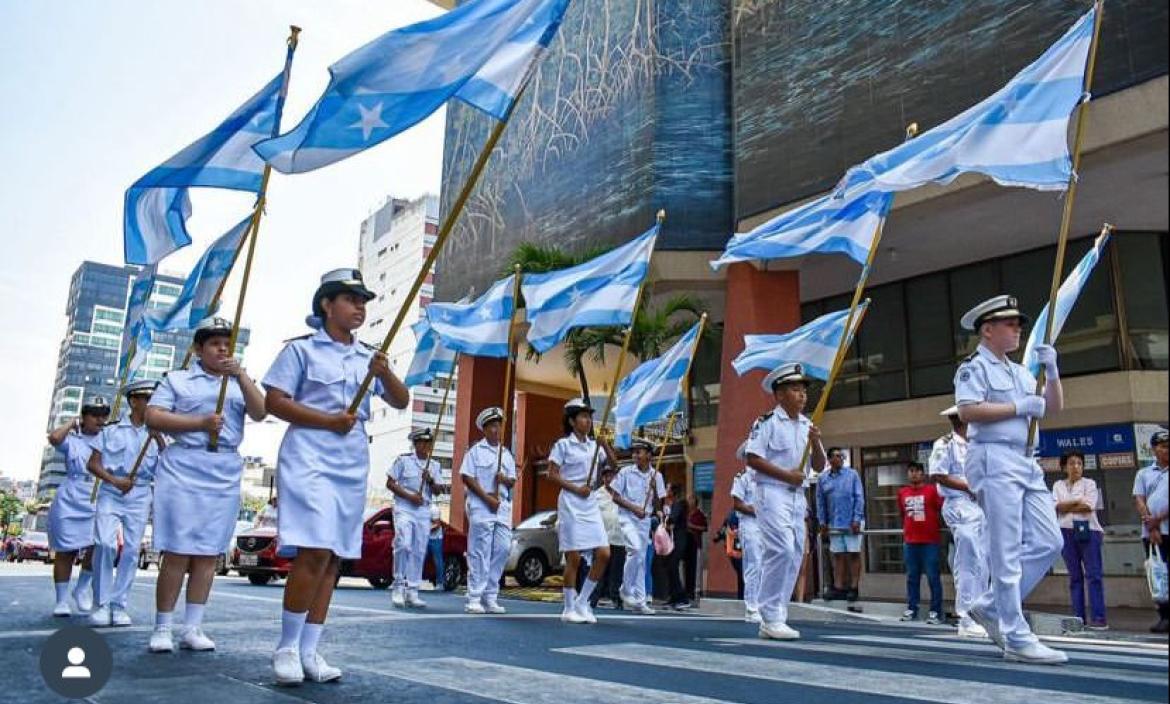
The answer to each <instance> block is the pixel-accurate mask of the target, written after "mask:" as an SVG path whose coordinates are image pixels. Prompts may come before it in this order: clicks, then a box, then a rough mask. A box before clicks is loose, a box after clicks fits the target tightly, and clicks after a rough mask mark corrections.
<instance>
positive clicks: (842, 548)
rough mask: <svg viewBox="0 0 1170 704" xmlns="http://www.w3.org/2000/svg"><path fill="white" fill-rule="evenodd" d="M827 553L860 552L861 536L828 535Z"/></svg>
mask: <svg viewBox="0 0 1170 704" xmlns="http://www.w3.org/2000/svg"><path fill="white" fill-rule="evenodd" d="M829 552H861V534H860V533H858V534H857V535H853V534H852V533H829Z"/></svg>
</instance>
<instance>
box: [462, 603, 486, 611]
mask: <svg viewBox="0 0 1170 704" xmlns="http://www.w3.org/2000/svg"><path fill="white" fill-rule="evenodd" d="M463 610H464V611H465V612H467V613H469V614H485V613H487V611H485V610H484V608H483V604H481V603H479V602H478V601H469V602H467V603H466V604H464V605H463Z"/></svg>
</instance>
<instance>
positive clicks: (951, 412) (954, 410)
mask: <svg viewBox="0 0 1170 704" xmlns="http://www.w3.org/2000/svg"><path fill="white" fill-rule="evenodd" d="M939 415H940V416H942V417H943V418H950V417H951V416H957V415H959V407H958V406H951V407H950V408H944V409H943V410H942V411H939Z"/></svg>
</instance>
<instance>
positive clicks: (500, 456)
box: [492, 264, 523, 499]
mask: <svg viewBox="0 0 1170 704" xmlns="http://www.w3.org/2000/svg"><path fill="white" fill-rule="evenodd" d="M512 275H513V276H515V277H516V279H515V280H514V281H513V282H512V317H511V318H510V319H509V321H508V363H507V365H506V367H505V369H504V404H503V405H502V406H500V410H502V411H503V412H504V417H503V419H502V420H501V421H500V442H499V444H498V445H497V446H496V482H495V488H493V489H492V496H493V497H494V498H496V499H499V498H500V480H499V474H500V468H501V467H503V464H504V441H505V438H507V437H508V405H509V404H508V402H509V401H510V400H511V399H512V378H513V377H514V376H515V375H516V372H515V368H516V356H515V355H514V354H513V352H512V346H513V345H514V344H515V329H516V314H517V313H519V312H520V279H521V277H522V276H523V275H522V274H521V272H520V265H519V264H516V265H515V266H514V267H513V269H512ZM512 405H513V406H514V405H515V404H512ZM514 410H515V409H513V411H514Z"/></svg>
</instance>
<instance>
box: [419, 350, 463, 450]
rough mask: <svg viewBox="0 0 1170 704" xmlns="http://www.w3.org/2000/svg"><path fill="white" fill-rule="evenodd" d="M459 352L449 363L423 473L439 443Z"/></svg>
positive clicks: (457, 366) (457, 364) (457, 365)
mask: <svg viewBox="0 0 1170 704" xmlns="http://www.w3.org/2000/svg"><path fill="white" fill-rule="evenodd" d="M459 354H460V353H459V352H456V353H455V359H453V360H452V362H451V373H450V374H449V375H448V376H447V387H446V388H444V389H443V401H442V402H441V403H440V404H439V417H438V418H437V419H436V420H435V433H434V439H433V440H431V449H429V450H427V460H426V462H425V463H424V464H423V471H427V470H429V469H430V467H431V457H432V456H434V454H435V444H436V443H438V442H439V426H441V425H442V424H443V416H444V415H446V414H447V399H448V398H450V397H451V382H453V381H454V380H455V370H457V369H458V368H459Z"/></svg>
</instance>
